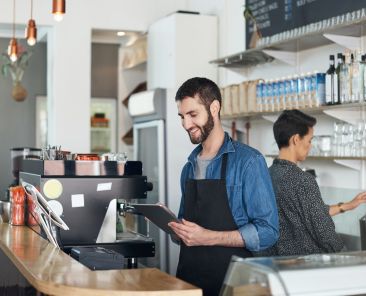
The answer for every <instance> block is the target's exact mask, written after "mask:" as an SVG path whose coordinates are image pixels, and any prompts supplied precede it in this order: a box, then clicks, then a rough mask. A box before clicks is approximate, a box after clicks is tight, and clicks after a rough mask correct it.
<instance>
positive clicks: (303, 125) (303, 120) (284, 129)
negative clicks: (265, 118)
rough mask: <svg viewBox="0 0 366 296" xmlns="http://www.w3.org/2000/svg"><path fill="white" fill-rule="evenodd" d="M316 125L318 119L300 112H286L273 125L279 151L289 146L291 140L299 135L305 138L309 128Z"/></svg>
mask: <svg viewBox="0 0 366 296" xmlns="http://www.w3.org/2000/svg"><path fill="white" fill-rule="evenodd" d="M315 124H316V118H314V117H312V116H309V115H307V114H305V113H303V112H301V111H299V110H285V111H283V112H282V113H281V115H280V116H279V117H278V118H277V120H276V122H275V123H274V125H273V134H274V137H275V140H276V143H277V146H278V148H279V149H281V148H283V147H288V146H289V141H290V138H291V137H292V136H293V135H296V134H299V135H300V137H301V138H302V137H304V136H305V135H306V134H307V133H308V132H309V128H311V127H313V126H314V125H315Z"/></svg>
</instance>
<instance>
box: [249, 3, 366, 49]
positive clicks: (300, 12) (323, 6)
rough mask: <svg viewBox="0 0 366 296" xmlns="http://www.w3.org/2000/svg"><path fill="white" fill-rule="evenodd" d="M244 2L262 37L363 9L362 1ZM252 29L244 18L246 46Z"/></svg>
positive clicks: (250, 23)
mask: <svg viewBox="0 0 366 296" xmlns="http://www.w3.org/2000/svg"><path fill="white" fill-rule="evenodd" d="M246 5H247V6H248V7H249V8H250V10H251V11H252V13H253V15H254V17H255V20H256V21H257V25H258V27H259V28H260V30H261V33H262V36H263V37H265V36H272V35H274V34H277V33H280V32H284V31H287V30H291V29H294V28H298V27H301V26H305V25H307V24H311V23H314V22H318V21H321V20H324V19H328V18H331V17H333V16H337V15H342V14H344V13H347V12H351V11H355V10H357V9H361V8H365V7H366V0H277V1H276V0H246ZM252 32H253V23H252V22H251V21H249V22H248V20H247V21H246V44H247V48H248V45H249V40H250V37H251V36H252Z"/></svg>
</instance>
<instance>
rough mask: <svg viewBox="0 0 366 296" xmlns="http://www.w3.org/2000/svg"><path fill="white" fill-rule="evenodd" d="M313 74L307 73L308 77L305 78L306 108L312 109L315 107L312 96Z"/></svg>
mask: <svg viewBox="0 0 366 296" xmlns="http://www.w3.org/2000/svg"><path fill="white" fill-rule="evenodd" d="M311 77H312V74H311V72H307V73H306V76H305V94H306V95H305V107H306V108H311V107H313V99H312V95H313V91H312V83H311V81H312V79H311Z"/></svg>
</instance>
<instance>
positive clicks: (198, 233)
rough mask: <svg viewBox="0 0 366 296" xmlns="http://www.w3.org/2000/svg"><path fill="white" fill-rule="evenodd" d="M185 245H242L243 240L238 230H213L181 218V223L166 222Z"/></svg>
mask: <svg viewBox="0 0 366 296" xmlns="http://www.w3.org/2000/svg"><path fill="white" fill-rule="evenodd" d="M168 225H169V226H170V227H171V228H172V229H173V231H174V232H175V233H176V234H177V236H178V237H179V238H180V239H181V240H182V241H183V242H184V244H185V245H186V246H189V247H192V246H224V247H244V246H245V242H244V240H243V238H242V237H241V235H240V233H239V231H238V230H233V231H213V230H209V229H206V228H203V227H201V226H199V225H197V224H196V223H193V222H190V221H187V220H184V219H182V223H176V222H170V223H169V224H168Z"/></svg>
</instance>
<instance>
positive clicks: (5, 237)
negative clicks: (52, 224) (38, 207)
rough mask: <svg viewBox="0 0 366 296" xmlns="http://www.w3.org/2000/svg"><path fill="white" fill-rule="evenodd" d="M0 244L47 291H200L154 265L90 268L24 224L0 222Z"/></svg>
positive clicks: (32, 281)
mask: <svg viewBox="0 0 366 296" xmlns="http://www.w3.org/2000/svg"><path fill="white" fill-rule="evenodd" d="M0 248H1V250H2V251H3V252H4V253H5V255H6V256H7V257H8V258H9V259H10V260H11V261H12V263H13V264H14V265H15V266H16V268H17V269H18V270H19V271H20V273H21V274H22V275H23V276H24V277H25V278H26V279H27V280H28V281H29V283H30V284H31V285H32V286H33V287H34V288H36V289H37V290H38V291H40V292H42V293H45V294H48V295H63V296H64V295H78V296H83V295H98V296H102V295H108V296H113V295H120V296H124V295H128V296H129V295H133V296H137V295H177V296H179V295H182V296H183V295H186V296H190V295H192V296H196V295H197V296H198V295H202V291H201V290H200V289H198V288H196V287H194V286H192V285H190V284H188V283H185V282H183V281H181V280H179V279H177V278H175V277H173V276H170V275H168V274H166V273H164V272H161V271H160V270H158V269H155V268H145V269H124V270H107V271H91V270H90V269H88V268H87V267H85V266H84V265H82V264H80V263H79V262H77V261H76V260H74V259H73V258H71V257H70V256H68V255H67V254H65V253H64V252H62V251H61V250H58V249H57V248H55V247H54V246H53V245H52V244H50V243H48V242H47V241H46V240H44V239H43V238H42V237H40V236H39V235H38V234H37V233H35V232H34V231H32V230H31V229H29V228H28V227H25V226H11V225H9V224H0ZM3 272H5V271H3Z"/></svg>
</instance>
